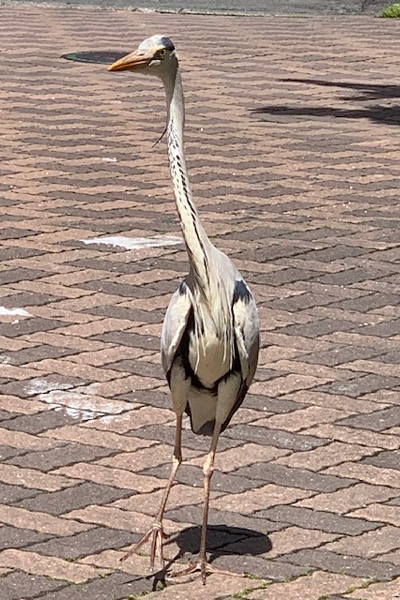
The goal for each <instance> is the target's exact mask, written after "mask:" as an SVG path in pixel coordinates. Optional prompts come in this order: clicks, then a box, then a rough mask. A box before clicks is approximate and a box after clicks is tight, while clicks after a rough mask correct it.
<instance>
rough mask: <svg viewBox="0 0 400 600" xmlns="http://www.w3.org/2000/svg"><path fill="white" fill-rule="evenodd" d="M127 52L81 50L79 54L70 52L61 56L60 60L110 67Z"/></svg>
mask: <svg viewBox="0 0 400 600" xmlns="http://www.w3.org/2000/svg"><path fill="white" fill-rule="evenodd" d="M128 52H129V51H128V50H125V51H124V50H83V51H81V52H70V53H69V54H63V55H62V56H60V58H65V59H66V60H73V61H75V62H83V63H94V64H97V65H111V64H112V63H113V62H115V61H116V60H119V59H120V58H122V57H123V56H125V55H126V54H128Z"/></svg>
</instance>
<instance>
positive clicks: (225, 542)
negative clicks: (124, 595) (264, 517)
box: [146, 525, 272, 590]
mask: <svg viewBox="0 0 400 600" xmlns="http://www.w3.org/2000/svg"><path fill="white" fill-rule="evenodd" d="M200 535H201V527H200V526H198V525H196V526H193V527H187V528H186V529H183V530H182V531H180V532H179V533H177V534H176V535H172V536H171V537H170V538H169V539H168V540H167V541H166V542H164V547H165V548H166V549H167V547H168V544H170V543H174V544H177V546H178V548H179V550H178V552H177V554H176V555H175V556H174V557H173V558H171V559H169V560H168V562H167V564H166V565H165V566H164V568H163V569H161V570H160V571H158V572H156V573H153V574H151V575H149V576H148V577H146V579H153V581H152V589H153V590H156V589H158V588H159V587H160V586H161V587H162V586H163V585H166V584H168V583H169V584H170V583H171V582H174V583H179V582H184V581H187V578H186V577H185V578H183V579H182V580H181V579H180V578H179V577H178V578H177V579H175V580H174V579H172V578H171V577H169V575H170V573H171V572H176V571H181V570H183V569H184V568H185V567H182V565H181V564H180V565H176V566H175V562H176V561H177V560H179V559H182V558H187V559H188V564H189V562H190V561H192V560H195V559H196V558H197V554H198V552H199V547H200ZM271 549H272V543H271V540H270V539H269V537H268V535H265V534H264V533H261V532H259V531H255V530H252V529H246V528H243V527H227V526H226V525H209V526H208V528H207V556H208V560H209V563H212V562H213V561H214V560H215V559H216V558H219V557H223V556H237V555H239V554H240V555H250V556H256V555H257V554H264V553H265V552H269V551H270V550H271ZM197 575H198V574H197ZM195 576H196V575H195Z"/></svg>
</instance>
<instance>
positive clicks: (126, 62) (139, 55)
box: [108, 50, 153, 71]
mask: <svg viewBox="0 0 400 600" xmlns="http://www.w3.org/2000/svg"><path fill="white" fill-rule="evenodd" d="M152 58H153V54H150V53H145V52H139V50H134V51H133V52H130V53H129V54H127V55H126V56H123V57H122V58H120V59H119V60H117V61H115V63H113V64H112V65H110V66H109V67H108V70H109V71H126V70H127V69H130V70H131V71H132V70H135V69H138V68H139V67H146V66H147V65H148V64H149V62H150V61H151V59H152Z"/></svg>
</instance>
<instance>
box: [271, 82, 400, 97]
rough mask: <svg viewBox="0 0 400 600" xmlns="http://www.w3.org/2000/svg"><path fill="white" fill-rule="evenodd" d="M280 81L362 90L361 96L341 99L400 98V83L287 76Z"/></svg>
mask: <svg viewBox="0 0 400 600" xmlns="http://www.w3.org/2000/svg"><path fill="white" fill-rule="evenodd" d="M280 81H287V82H289V83H305V84H308V85H319V86H322V87H338V88H344V89H349V90H356V91H357V92H360V95H359V96H342V97H341V100H353V101H354V100H361V101H362V100H383V99H388V98H400V85H394V84H393V85H387V84H378V83H355V82H346V81H325V80H323V79H295V78H289V77H288V78H285V79H280Z"/></svg>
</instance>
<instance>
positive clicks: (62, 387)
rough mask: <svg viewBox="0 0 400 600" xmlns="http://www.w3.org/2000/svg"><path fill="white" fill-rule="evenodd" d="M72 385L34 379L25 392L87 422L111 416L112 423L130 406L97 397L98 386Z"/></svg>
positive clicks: (122, 402)
mask: <svg viewBox="0 0 400 600" xmlns="http://www.w3.org/2000/svg"><path fill="white" fill-rule="evenodd" d="M71 387H72V385H71V384H68V383H61V382H57V381H47V380H46V379H40V378H38V379H32V380H31V381H29V382H28V383H27V384H26V385H25V387H24V391H25V393H26V394H28V395H29V396H37V399H38V400H40V402H44V403H46V404H47V405H48V406H49V407H50V408H52V409H55V410H62V411H64V412H65V413H66V414H67V415H68V416H70V417H72V418H73V419H79V420H81V421H87V420H89V419H96V418H98V417H102V416H105V415H106V416H109V419H110V422H112V420H113V419H115V418H117V415H120V413H122V412H124V411H126V410H128V409H129V408H130V404H129V403H128V402H125V401H123V400H121V401H118V400H111V399H109V398H104V397H102V396H98V395H96V391H97V384H92V385H89V386H85V387H84V388H82V387H81V388H75V390H71V389H69V388H71Z"/></svg>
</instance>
